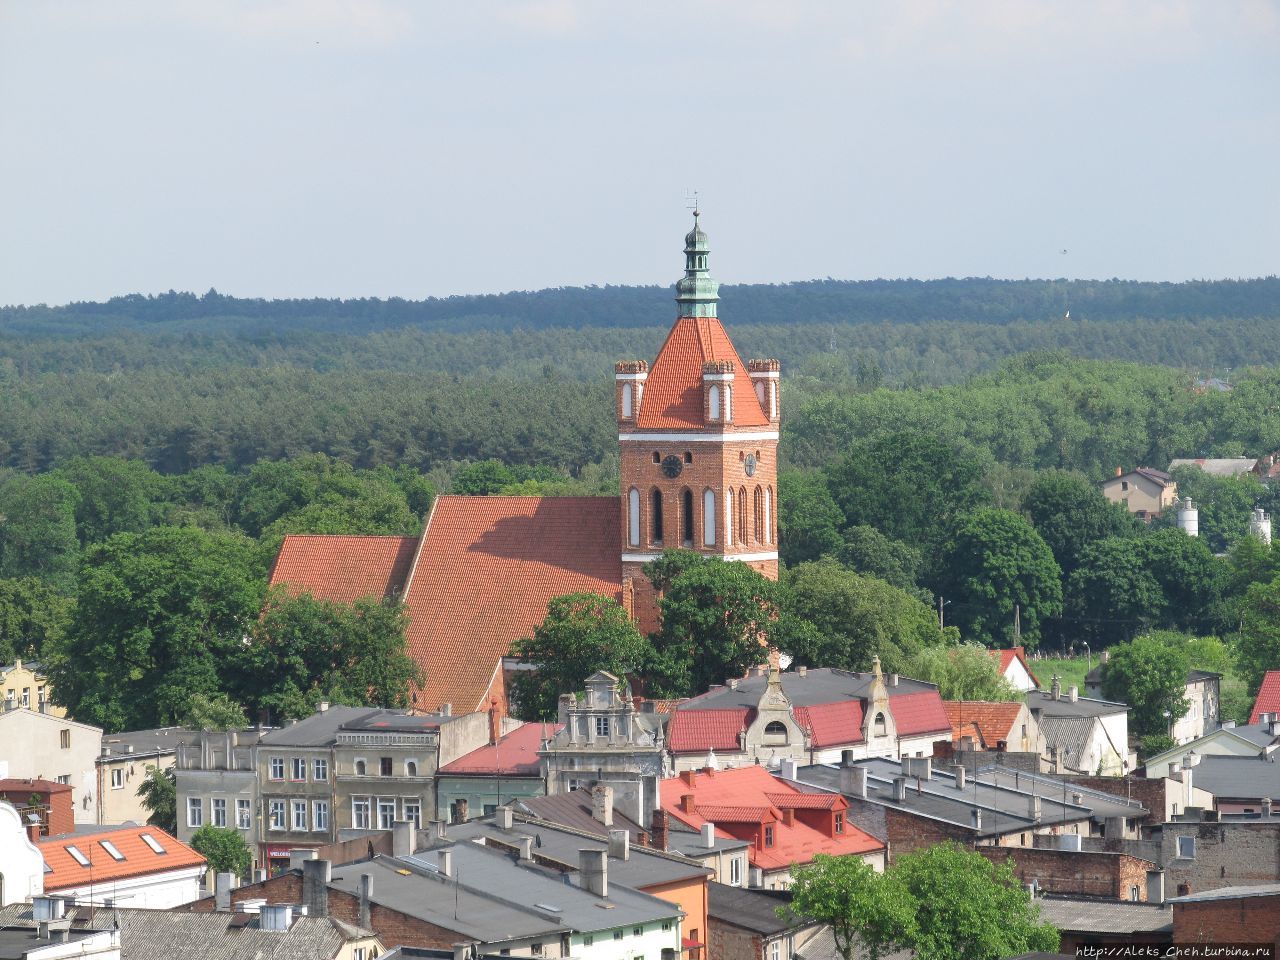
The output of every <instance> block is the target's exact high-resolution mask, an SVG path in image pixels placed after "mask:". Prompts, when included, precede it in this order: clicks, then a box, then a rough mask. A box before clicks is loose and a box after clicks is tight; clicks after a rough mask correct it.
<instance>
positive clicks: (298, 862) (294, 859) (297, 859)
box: [289, 850, 319, 870]
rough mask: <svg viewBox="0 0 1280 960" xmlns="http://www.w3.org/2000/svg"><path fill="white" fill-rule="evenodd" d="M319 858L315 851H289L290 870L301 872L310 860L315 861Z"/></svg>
mask: <svg viewBox="0 0 1280 960" xmlns="http://www.w3.org/2000/svg"><path fill="white" fill-rule="evenodd" d="M318 856H319V853H318V852H317V851H315V850H290V851H289V869H290V870H301V869H302V865H303V864H304V863H306V862H307V861H308V860H314V859H315V858H316V857H318Z"/></svg>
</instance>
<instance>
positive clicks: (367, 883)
mask: <svg viewBox="0 0 1280 960" xmlns="http://www.w3.org/2000/svg"><path fill="white" fill-rule="evenodd" d="M372 902H373V874H371V873H362V874H360V926H362V927H364V928H365V929H366V930H368V929H369V928H370V926H371V924H370V923H369V911H370V906H371V904H372Z"/></svg>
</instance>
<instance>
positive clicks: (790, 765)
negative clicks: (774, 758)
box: [778, 757, 800, 780]
mask: <svg viewBox="0 0 1280 960" xmlns="http://www.w3.org/2000/svg"><path fill="white" fill-rule="evenodd" d="M799 770H800V764H798V763H796V761H795V760H793V759H791V758H790V757H786V758H785V759H784V760H783V761H782V765H781V767H780V768H779V770H778V772H779V773H780V774H781V775H782V778H783V779H784V780H794V779H795V778H796V774H797V773H798V772H799Z"/></svg>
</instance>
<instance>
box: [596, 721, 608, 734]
mask: <svg viewBox="0 0 1280 960" xmlns="http://www.w3.org/2000/svg"><path fill="white" fill-rule="evenodd" d="M608 735H609V718H608V717H596V736H597V737H607V736H608Z"/></svg>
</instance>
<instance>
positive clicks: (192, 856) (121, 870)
mask: <svg viewBox="0 0 1280 960" xmlns="http://www.w3.org/2000/svg"><path fill="white" fill-rule="evenodd" d="M144 835H146V836H149V837H151V838H152V839H153V840H154V841H155V842H156V843H157V844H158V845H159V846H160V848H161V849H162V850H163V851H164V852H163V853H157V852H156V851H155V850H152V849H151V847H150V846H149V845H148V844H147V842H146V841H145V840H143V839H142V838H143V836H144ZM104 841H105V842H106V843H110V844H111V845H112V846H114V847H115V848H116V850H117V851H118V852H119V853H120V855H121V856H122V857H123V858H124V859H122V860H117V859H116V858H115V857H113V856H112V855H111V853H110V852H109V851H108V850H107V848H106V847H105V846H104V845H103V843H104ZM39 847H40V855H41V856H43V857H44V862H45V866H47V867H48V868H49V869H48V872H46V873H45V875H44V889H45V892H46V893H49V892H51V891H54V890H66V889H69V888H71V887H79V886H84V885H85V884H88V883H90V882H91V881H92V882H93V883H94V884H99V883H108V882H110V881H113V880H125V879H128V878H130V877H142V876H147V875H149V874H153V873H164V872H166V871H169V870H181V869H184V868H186V867H202V866H204V865H205V859H204V857H202V856H201V855H200V854H198V853H197V852H196V851H194V850H192V849H191V848H190V847H188V846H187V845H186V844H185V843H179V842H178V841H177V840H175V839H174V838H173V837H171V836H169V834H167V833H165V832H164V831H163V830H161V829H160V828H159V827H152V826H143V827H121V828H120V829H119V830H106V831H103V832H102V833H83V834H81V833H67V834H63V835H62V836H59V837H47V838H45V839H43V840H41V841H40V843H39ZM71 847H74V848H75V849H76V850H78V851H79V852H80V853H81V855H82V856H83V857H84V858H85V859H86V860H88V861H89V865H88V866H83V865H81V864H80V863H79V862H78V861H77V860H76V858H75V857H74V856H73V855H72V853H71V851H70V848H71Z"/></svg>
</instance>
